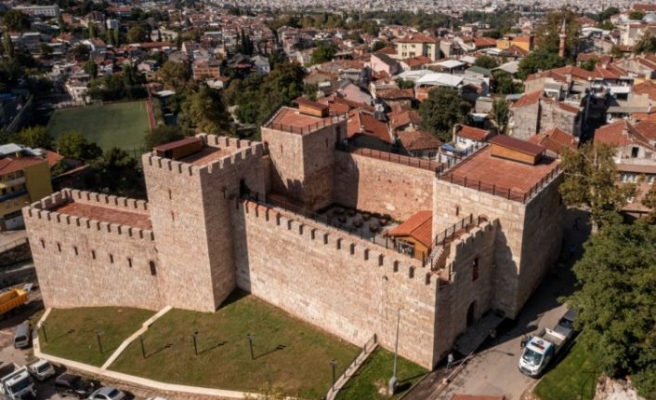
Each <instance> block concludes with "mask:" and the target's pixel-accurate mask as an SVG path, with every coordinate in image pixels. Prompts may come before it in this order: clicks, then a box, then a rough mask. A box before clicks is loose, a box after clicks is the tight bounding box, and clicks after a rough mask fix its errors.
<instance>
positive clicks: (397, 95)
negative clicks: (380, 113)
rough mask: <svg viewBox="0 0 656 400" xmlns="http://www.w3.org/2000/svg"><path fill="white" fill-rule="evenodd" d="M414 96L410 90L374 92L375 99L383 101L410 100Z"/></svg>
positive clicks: (380, 90)
mask: <svg viewBox="0 0 656 400" xmlns="http://www.w3.org/2000/svg"><path fill="white" fill-rule="evenodd" d="M414 96H415V94H414V91H413V90H412V89H379V90H376V98H378V99H384V100H403V99H412V98H414Z"/></svg>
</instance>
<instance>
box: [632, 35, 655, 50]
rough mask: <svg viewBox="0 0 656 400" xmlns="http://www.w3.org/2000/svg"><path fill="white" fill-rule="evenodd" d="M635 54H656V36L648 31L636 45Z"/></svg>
mask: <svg viewBox="0 0 656 400" xmlns="http://www.w3.org/2000/svg"><path fill="white" fill-rule="evenodd" d="M633 52H634V53H636V54H642V53H653V52H656V36H654V35H652V33H651V32H650V31H647V32H646V33H645V34H644V35H642V37H641V38H640V40H638V43H636V44H635V46H634V47H633Z"/></svg>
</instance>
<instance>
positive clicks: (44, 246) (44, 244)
mask: <svg viewBox="0 0 656 400" xmlns="http://www.w3.org/2000/svg"><path fill="white" fill-rule="evenodd" d="M41 248H42V249H45V248H46V241H45V240H43V239H41Z"/></svg>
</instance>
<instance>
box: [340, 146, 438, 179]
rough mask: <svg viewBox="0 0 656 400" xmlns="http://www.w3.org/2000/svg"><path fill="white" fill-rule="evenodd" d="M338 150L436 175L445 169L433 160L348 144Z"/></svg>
mask: <svg viewBox="0 0 656 400" xmlns="http://www.w3.org/2000/svg"><path fill="white" fill-rule="evenodd" d="M336 148H337V150H340V151H344V152H347V153H353V154H358V155H361V156H365V157H370V158H375V159H377V160H382V161H389V162H393V163H396V164H402V165H408V166H411V167H416V168H421V169H426V170H429V171H435V173H438V171H439V170H440V169H441V168H443V167H444V165H443V164H441V163H439V162H437V161H433V160H427V159H424V158H417V157H410V156H404V155H401V154H396V153H390V152H387V151H380V150H373V149H368V148H365V147H356V146H352V145H348V144H347V145H345V144H342V143H340V144H338V145H337V146H336Z"/></svg>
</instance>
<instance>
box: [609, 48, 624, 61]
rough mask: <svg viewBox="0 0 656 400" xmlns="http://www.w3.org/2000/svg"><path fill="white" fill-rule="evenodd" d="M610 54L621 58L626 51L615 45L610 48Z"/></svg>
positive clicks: (615, 57)
mask: <svg viewBox="0 0 656 400" xmlns="http://www.w3.org/2000/svg"><path fill="white" fill-rule="evenodd" d="M610 55H611V56H613V58H614V59H616V60H619V59H620V58H622V57H624V52H622V50H621V49H620V48H619V47H617V46H615V45H613V47H611V48H610Z"/></svg>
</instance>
